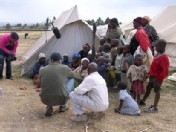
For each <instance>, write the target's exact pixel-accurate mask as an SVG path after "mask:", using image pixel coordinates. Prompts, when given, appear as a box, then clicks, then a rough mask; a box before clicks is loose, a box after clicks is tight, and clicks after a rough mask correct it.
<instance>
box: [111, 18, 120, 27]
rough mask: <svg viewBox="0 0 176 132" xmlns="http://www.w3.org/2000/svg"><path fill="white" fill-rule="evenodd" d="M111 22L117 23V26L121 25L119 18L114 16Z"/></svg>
mask: <svg viewBox="0 0 176 132" xmlns="http://www.w3.org/2000/svg"><path fill="white" fill-rule="evenodd" d="M110 22H111V23H115V24H116V25H117V26H119V22H118V19H117V18H112V19H111V20H110Z"/></svg>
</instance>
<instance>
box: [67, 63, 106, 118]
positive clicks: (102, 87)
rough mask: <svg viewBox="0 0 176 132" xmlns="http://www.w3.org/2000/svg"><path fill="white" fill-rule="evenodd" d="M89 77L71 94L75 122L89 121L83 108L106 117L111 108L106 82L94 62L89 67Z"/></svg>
mask: <svg viewBox="0 0 176 132" xmlns="http://www.w3.org/2000/svg"><path fill="white" fill-rule="evenodd" d="M88 74H89V75H88V76H87V77H86V78H85V79H84V80H83V82H82V83H81V84H80V85H79V86H78V87H77V88H75V90H74V91H73V92H71V93H70V95H69V96H70V100H71V102H72V105H73V112H74V116H73V117H71V120H73V121H87V120H88V117H87V115H86V114H85V111H84V110H83V108H86V109H88V110H90V111H92V112H94V115H95V116H97V115H104V113H103V112H104V111H105V110H106V109H107V108H108V106H109V101H108V90H107V86H106V82H105V80H104V79H103V78H102V76H101V75H100V74H99V73H98V72H97V64H96V63H94V62H92V63H90V64H89V66H88Z"/></svg>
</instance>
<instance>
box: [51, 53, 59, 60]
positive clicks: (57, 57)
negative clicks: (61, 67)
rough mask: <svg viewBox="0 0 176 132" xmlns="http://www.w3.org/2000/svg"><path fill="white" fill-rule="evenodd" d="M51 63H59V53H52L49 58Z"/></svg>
mask: <svg viewBox="0 0 176 132" xmlns="http://www.w3.org/2000/svg"><path fill="white" fill-rule="evenodd" d="M50 59H51V61H60V60H61V55H60V54H59V53H56V52H54V53H52V54H51V57H50Z"/></svg>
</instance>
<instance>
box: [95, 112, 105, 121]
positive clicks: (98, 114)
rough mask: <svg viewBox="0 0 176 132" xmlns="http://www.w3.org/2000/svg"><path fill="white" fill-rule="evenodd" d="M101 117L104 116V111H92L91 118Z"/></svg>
mask: <svg viewBox="0 0 176 132" xmlns="http://www.w3.org/2000/svg"><path fill="white" fill-rule="evenodd" d="M103 117H105V113H104V112H94V116H93V119H99V120H100V119H102V118H103Z"/></svg>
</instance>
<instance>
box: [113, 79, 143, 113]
mask: <svg viewBox="0 0 176 132" xmlns="http://www.w3.org/2000/svg"><path fill="white" fill-rule="evenodd" d="M117 88H118V90H119V100H120V104H119V107H118V108H115V109H114V111H115V113H117V112H118V113H120V114H125V115H140V112H141V111H140V109H139V107H138V105H137V103H136V101H135V100H134V99H133V98H132V97H131V96H130V95H129V94H128V93H127V91H126V88H127V85H126V84H125V83H123V82H119V83H118V84H117Z"/></svg>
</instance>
